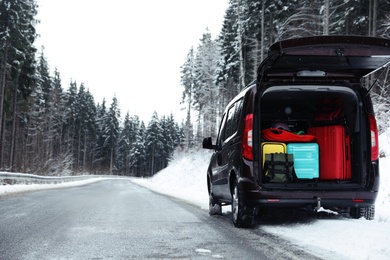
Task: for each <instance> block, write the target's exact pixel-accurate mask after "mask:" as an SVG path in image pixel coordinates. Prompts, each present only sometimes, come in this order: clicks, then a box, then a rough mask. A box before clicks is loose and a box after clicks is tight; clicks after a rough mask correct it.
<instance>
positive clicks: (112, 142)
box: [103, 97, 120, 174]
mask: <svg viewBox="0 0 390 260" xmlns="http://www.w3.org/2000/svg"><path fill="white" fill-rule="evenodd" d="M119 119H120V110H119V104H118V100H117V98H116V97H113V99H112V103H111V106H110V109H109V110H108V113H107V118H106V120H105V121H104V123H105V125H104V126H103V137H104V143H103V150H105V154H108V155H109V157H108V158H105V159H108V162H109V164H108V165H109V173H110V174H112V173H113V171H116V170H117V169H116V165H115V162H116V156H117V147H118V140H119V133H120V126H119Z"/></svg>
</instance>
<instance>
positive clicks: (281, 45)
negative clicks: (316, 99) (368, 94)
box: [257, 36, 390, 89]
mask: <svg viewBox="0 0 390 260" xmlns="http://www.w3.org/2000/svg"><path fill="white" fill-rule="evenodd" d="M389 63H390V40H389V39H383V38H374V37H360V36H316V37H306V38H296V39H290V40H284V41H280V42H276V43H274V44H273V45H271V46H270V48H269V52H268V57H267V58H266V59H265V60H264V61H263V62H262V64H260V66H259V69H258V79H257V80H258V83H260V84H258V88H260V89H261V88H263V87H264V86H265V84H263V83H266V82H267V81H272V80H280V79H285V80H293V79H294V80H299V79H302V78H307V77H309V78H314V77H315V78H318V77H321V78H323V79H326V78H329V79H342V80H349V81H352V82H357V81H360V79H361V77H363V76H366V75H368V74H371V73H373V72H375V71H376V70H378V69H380V68H383V67H385V66H387V65H388V64H389Z"/></svg>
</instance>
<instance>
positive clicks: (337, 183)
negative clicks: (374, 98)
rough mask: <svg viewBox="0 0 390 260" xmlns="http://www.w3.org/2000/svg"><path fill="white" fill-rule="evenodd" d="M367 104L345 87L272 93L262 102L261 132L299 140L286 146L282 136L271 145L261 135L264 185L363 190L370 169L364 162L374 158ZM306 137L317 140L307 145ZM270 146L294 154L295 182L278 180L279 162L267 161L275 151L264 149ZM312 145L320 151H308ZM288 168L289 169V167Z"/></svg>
mask: <svg viewBox="0 0 390 260" xmlns="http://www.w3.org/2000/svg"><path fill="white" fill-rule="evenodd" d="M362 103H363V102H362V101H361V100H360V97H359V95H358V94H357V93H356V92H355V90H354V89H353V88H349V87H345V86H326V85H323V86H318V85H288V86H285V85H284V86H273V87H269V88H267V89H266V90H265V91H264V92H263V93H262V95H261V98H260V119H261V121H260V128H261V130H262V133H263V131H264V130H270V129H277V128H285V129H287V130H288V131H289V132H292V133H295V134H297V135H298V137H297V138H298V139H297V140H298V141H295V140H294V141H291V140H289V141H286V139H285V138H284V136H283V135H277V136H276V137H275V138H273V139H271V140H270V139H267V138H268V137H267V138H265V135H263V134H262V136H261V140H262V148H261V153H262V157H261V158H262V159H261V160H262V163H261V165H262V166H263V167H262V169H261V171H260V173H261V174H260V175H261V177H260V183H261V185H262V186H263V187H269V188H272V187H275V188H281V189H289V188H291V189H297V188H299V189H316V190H317V189H324V190H328V189H349V188H350V189H355V188H359V187H362V186H363V184H364V172H365V169H366V167H367V162H366V160H365V159H364V158H366V157H367V154H368V153H369V151H368V148H369V146H368V138H367V136H368V134H369V133H367V130H365V129H367V128H366V127H363V126H365V125H367V122H366V120H365V119H364V118H366V116H364V113H365V112H364V111H365V109H364V108H363V107H362V105H361V104H362ZM305 135H311V136H315V139H314V140H312V141H309V142H308V141H302V139H300V138H301V137H303V136H305ZM278 136H280V139H278ZM265 143H271V145H274V144H275V143H282V144H284V145H286V147H287V148H286V152H285V153H286V154H293V158H294V163H293V170H292V171H291V169H290V170H287V171H289V173H288V174H289V175H290V174H291V175H292V176H289V177H290V178H287V179H284V180H280V179H277V178H274V177H275V173H280V171H279V172H278V171H277V170H275V169H276V168H275V165H277V164H278V162H274V158H273V157H272V160H271V162H270V161H269V160H270V157H269V156H268V155H267V156H268V157H267V158H266V154H267V153H274V152H272V149H271V152H270V151H268V150H266V148H265V147H264V148H263V144H265ZM297 143H299V144H297ZM313 143H314V144H317V145H318V150H317V151H316V150H312V148H308V149H309V150H305V149H306V148H307V147H309V146H310V145H312V144H313ZM297 147H298V148H297ZM267 149H268V148H267ZM294 149H295V150H294ZM313 149H314V148H313ZM296 151H298V152H299V153H296ZM275 153H278V152H277V151H276V152H275ZM316 156H317V157H316ZM312 157H313V158H312ZM286 160H288V159H286ZM284 163H285V162H284ZM270 165H272V167H273V168H270ZM313 165H314V166H313ZM280 167H282V168H283V167H284V166H280ZM284 169H288V164H286V166H285V167H284ZM282 172H283V171H282Z"/></svg>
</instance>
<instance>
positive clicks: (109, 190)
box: [0, 180, 316, 260]
mask: <svg viewBox="0 0 390 260" xmlns="http://www.w3.org/2000/svg"><path fill="white" fill-rule="evenodd" d="M0 210H1V211H0V258H1V259H2V260H8V259H10V260H14V259H173V258H180V259H210V258H224V259H281V258H283V259H316V258H315V257H313V256H312V255H309V254H306V253H305V252H303V251H301V250H300V249H298V248H296V247H294V246H292V245H291V244H289V243H286V242H285V241H282V240H281V239H280V238H277V237H275V236H272V235H269V234H267V233H264V232H263V231H261V230H259V229H247V230H246V229H237V228H234V227H233V225H232V224H231V222H230V219H229V217H228V216H226V215H225V216H221V217H215V218H212V217H209V216H208V213H207V211H205V210H204V209H200V208H198V207H196V206H192V205H189V204H187V203H184V202H182V201H179V200H175V199H172V198H169V197H165V196H163V195H159V194H157V193H154V192H152V191H150V190H148V189H146V188H143V187H140V186H137V185H136V184H133V183H132V182H130V181H129V180H102V181H98V182H96V183H92V184H89V185H86V186H82V187H73V188H64V189H58V190H44V191H37V192H29V193H25V194H19V195H10V196H5V197H1V198H0Z"/></svg>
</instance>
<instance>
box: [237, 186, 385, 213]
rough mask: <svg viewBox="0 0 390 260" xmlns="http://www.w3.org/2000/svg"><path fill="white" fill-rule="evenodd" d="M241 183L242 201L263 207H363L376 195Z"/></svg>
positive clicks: (361, 191) (354, 191)
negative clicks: (284, 188) (285, 188)
mask: <svg viewBox="0 0 390 260" xmlns="http://www.w3.org/2000/svg"><path fill="white" fill-rule="evenodd" d="M242 184H243V185H242V186H241V185H240V186H241V188H240V191H241V192H242V193H241V195H242V198H243V201H244V203H245V204H247V205H255V206H256V205H258V206H264V207H311V206H313V207H318V206H319V205H320V206H322V207H328V208H331V207H365V206H370V205H373V204H374V203H375V200H376V197H377V195H378V193H377V192H376V191H364V190H292V189H289V190H276V189H273V190H267V189H260V188H259V189H253V185H248V184H249V183H248V182H247V183H246V184H244V183H242ZM249 187H251V188H252V189H248V188H249Z"/></svg>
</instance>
